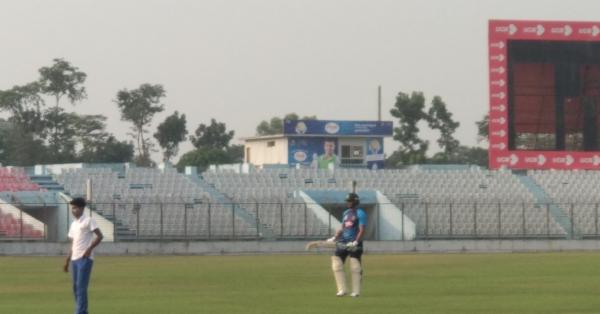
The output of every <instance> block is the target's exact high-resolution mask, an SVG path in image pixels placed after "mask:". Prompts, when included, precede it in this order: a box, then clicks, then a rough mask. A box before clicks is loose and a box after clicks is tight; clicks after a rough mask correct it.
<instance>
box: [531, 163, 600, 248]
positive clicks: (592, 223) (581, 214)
mask: <svg viewBox="0 0 600 314" xmlns="http://www.w3.org/2000/svg"><path fill="white" fill-rule="evenodd" d="M527 175H528V176H529V177H531V178H533V179H534V180H535V182H536V183H537V184H538V185H539V186H540V187H541V188H542V189H543V190H544V191H546V193H547V194H548V197H549V201H550V202H552V203H553V204H556V206H558V207H559V208H560V209H561V210H562V211H563V212H564V213H566V214H568V215H569V216H570V218H571V220H572V223H573V225H572V228H573V229H574V233H575V234H576V235H578V236H581V237H598V234H599V233H598V232H599V227H600V223H599V221H598V220H599V219H598V214H599V213H598V202H600V186H598V184H597V182H599V180H600V173H599V172H597V171H565V170H552V171H540V170H530V171H528V173H527Z"/></svg>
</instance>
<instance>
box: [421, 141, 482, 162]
mask: <svg viewBox="0 0 600 314" xmlns="http://www.w3.org/2000/svg"><path fill="white" fill-rule="evenodd" d="M429 162H430V163H435V164H468V165H478V166H481V167H487V166H488V151H487V149H485V148H481V147H469V146H459V147H457V148H456V149H455V150H454V151H453V152H452V153H451V154H450V155H448V154H446V153H444V152H439V153H437V154H435V155H433V157H431V159H430V160H429Z"/></svg>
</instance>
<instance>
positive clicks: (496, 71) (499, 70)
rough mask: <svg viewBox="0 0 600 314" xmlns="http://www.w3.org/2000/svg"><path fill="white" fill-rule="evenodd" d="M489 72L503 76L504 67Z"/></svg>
mask: <svg viewBox="0 0 600 314" xmlns="http://www.w3.org/2000/svg"><path fill="white" fill-rule="evenodd" d="M490 71H491V72H492V73H498V74H504V72H505V71H506V69H504V67H498V68H491V69H490Z"/></svg>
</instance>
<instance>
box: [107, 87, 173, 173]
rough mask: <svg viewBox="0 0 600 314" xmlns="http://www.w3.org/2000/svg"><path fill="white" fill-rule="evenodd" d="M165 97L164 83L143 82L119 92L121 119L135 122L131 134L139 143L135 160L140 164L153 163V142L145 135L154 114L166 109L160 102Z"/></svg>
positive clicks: (118, 101) (147, 164)
mask: <svg viewBox="0 0 600 314" xmlns="http://www.w3.org/2000/svg"><path fill="white" fill-rule="evenodd" d="M163 97H165V90H164V88H163V87H162V85H151V84H142V85H140V87H139V88H137V89H133V90H130V91H129V90H127V89H122V90H120V91H119V92H118V93H117V99H116V100H115V102H116V103H117V106H118V107H119V109H120V110H121V120H123V121H129V122H131V123H132V124H133V127H132V131H133V133H131V134H130V135H131V136H132V137H133V139H134V140H135V142H136V144H137V150H138V155H137V156H136V157H135V160H136V163H138V165H140V166H150V165H152V160H151V159H150V151H151V149H152V146H153V143H152V142H151V141H150V139H149V138H147V137H145V135H146V134H148V129H147V127H148V126H149V125H150V123H151V122H152V118H153V117H154V115H155V114H157V113H159V112H162V111H163V110H164V106H163V104H161V103H160V101H161V98H163Z"/></svg>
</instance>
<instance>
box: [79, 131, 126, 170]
mask: <svg viewBox="0 0 600 314" xmlns="http://www.w3.org/2000/svg"><path fill="white" fill-rule="evenodd" d="M133 153H134V148H133V144H131V143H127V142H124V141H118V140H117V139H116V138H115V137H114V136H113V135H109V134H107V133H105V134H103V136H102V137H101V139H100V140H97V141H88V142H86V143H84V144H83V148H82V150H81V153H80V156H79V160H80V161H81V162H89V163H120V162H130V161H131V160H132V159H133Z"/></svg>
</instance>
